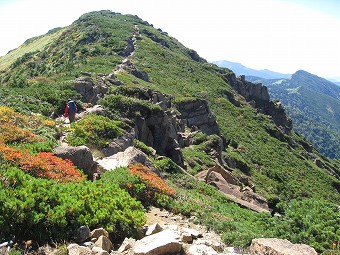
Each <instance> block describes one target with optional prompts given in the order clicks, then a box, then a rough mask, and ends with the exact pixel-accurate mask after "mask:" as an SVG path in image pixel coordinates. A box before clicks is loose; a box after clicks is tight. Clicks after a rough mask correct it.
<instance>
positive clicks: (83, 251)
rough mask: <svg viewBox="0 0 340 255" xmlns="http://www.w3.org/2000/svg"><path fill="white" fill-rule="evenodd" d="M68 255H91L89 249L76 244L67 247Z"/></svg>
mask: <svg viewBox="0 0 340 255" xmlns="http://www.w3.org/2000/svg"><path fill="white" fill-rule="evenodd" d="M67 254H68V255H92V250H91V248H89V247H85V246H79V245H78V244H74V243H73V244H70V245H69V246H67Z"/></svg>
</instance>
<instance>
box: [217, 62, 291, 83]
mask: <svg viewBox="0 0 340 255" xmlns="http://www.w3.org/2000/svg"><path fill="white" fill-rule="evenodd" d="M213 63H214V64H216V65H218V66H220V67H226V68H229V69H231V70H232V71H233V72H234V73H235V74H236V75H246V76H257V77H260V78H265V79H280V78H288V77H289V76H290V74H282V73H278V72H274V71H270V70H268V69H264V70H256V69H252V68H249V67H246V66H244V65H242V64H240V63H237V62H230V61H227V60H220V61H213Z"/></svg>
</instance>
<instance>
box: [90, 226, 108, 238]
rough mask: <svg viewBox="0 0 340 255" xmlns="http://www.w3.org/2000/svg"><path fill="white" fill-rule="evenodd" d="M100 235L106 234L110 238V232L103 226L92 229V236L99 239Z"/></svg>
mask: <svg viewBox="0 0 340 255" xmlns="http://www.w3.org/2000/svg"><path fill="white" fill-rule="evenodd" d="M100 236H106V237H107V238H109V233H108V232H107V231H106V230H105V229H103V228H96V229H94V230H92V231H91V238H96V239H98V238H99V237H100Z"/></svg>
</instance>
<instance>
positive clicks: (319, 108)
mask: <svg viewBox="0 0 340 255" xmlns="http://www.w3.org/2000/svg"><path fill="white" fill-rule="evenodd" d="M213 63H215V64H217V65H218V66H220V67H226V68H229V69H231V70H232V71H233V72H234V73H235V74H236V75H245V76H246V80H248V81H251V82H255V83H262V84H264V85H266V86H267V87H268V90H269V94H270V97H271V99H277V100H280V101H281V102H282V103H283V104H284V106H285V107H286V108H287V112H288V114H289V115H290V117H292V119H293V127H294V129H295V130H296V131H298V132H299V133H300V134H302V135H304V137H305V138H306V139H307V140H309V141H310V142H312V143H313V144H314V145H315V146H316V148H317V149H318V150H319V151H320V152H322V153H323V154H324V155H326V156H328V157H331V158H339V157H340V148H339V144H340V116H339V109H340V87H339V85H340V82H338V83H333V82H331V81H329V80H326V79H324V78H321V77H318V76H316V75H314V74H311V73H308V72H306V71H302V70H300V71H297V72H296V73H294V74H293V75H291V74H282V73H278V72H273V71H270V70H267V69H265V70H255V69H252V68H248V67H245V66H244V65H242V64H240V63H236V62H230V61H226V60H221V61H214V62H213Z"/></svg>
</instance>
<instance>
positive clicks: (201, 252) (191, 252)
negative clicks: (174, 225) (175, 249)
mask: <svg viewBox="0 0 340 255" xmlns="http://www.w3.org/2000/svg"><path fill="white" fill-rule="evenodd" d="M186 255H218V253H217V252H216V251H215V250H214V249H213V248H211V247H209V246H206V245H204V244H193V245H190V246H189V247H188V249H187V250H186Z"/></svg>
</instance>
